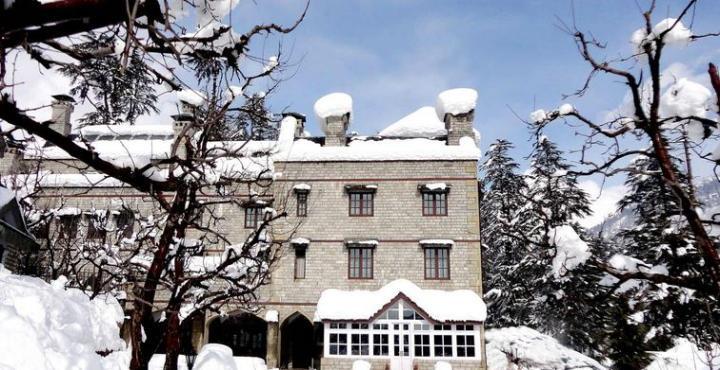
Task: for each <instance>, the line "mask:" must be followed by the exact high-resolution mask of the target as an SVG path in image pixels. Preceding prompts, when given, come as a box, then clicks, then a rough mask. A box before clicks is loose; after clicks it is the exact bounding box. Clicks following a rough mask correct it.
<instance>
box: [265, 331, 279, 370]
mask: <svg viewBox="0 0 720 370" xmlns="http://www.w3.org/2000/svg"><path fill="white" fill-rule="evenodd" d="M278 331H279V325H278V323H277V322H268V323H267V359H266V360H265V362H266V363H267V367H268V369H274V368H277V367H279V360H278V357H280V355H279V353H280V341H279V340H278V338H279V335H278V334H279V333H278Z"/></svg>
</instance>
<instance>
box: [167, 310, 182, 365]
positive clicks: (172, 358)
mask: <svg viewBox="0 0 720 370" xmlns="http://www.w3.org/2000/svg"><path fill="white" fill-rule="evenodd" d="M178 303H179V301H175V302H173V303H172V304H171V305H168V307H167V310H165V312H166V315H168V314H169V315H170V317H168V318H167V320H168V322H167V327H166V329H165V367H164V369H165V370H176V369H177V365H178V356H179V355H180V314H179V313H180V305H179V304H178Z"/></svg>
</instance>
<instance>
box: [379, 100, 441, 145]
mask: <svg viewBox="0 0 720 370" xmlns="http://www.w3.org/2000/svg"><path fill="white" fill-rule="evenodd" d="M378 135H380V136H390V137H427V138H433V137H438V136H444V135H447V130H446V129H445V123H443V122H442V121H441V120H439V119H438V115H437V113H436V111H435V108H433V107H422V108H420V109H418V110H416V111H415V112H412V113H410V114H408V115H407V116H405V117H403V118H401V119H400V120H398V121H397V122H395V123H393V124H391V125H390V126H388V127H386V128H385V129H384V130H382V131H380V133H379V134H378Z"/></svg>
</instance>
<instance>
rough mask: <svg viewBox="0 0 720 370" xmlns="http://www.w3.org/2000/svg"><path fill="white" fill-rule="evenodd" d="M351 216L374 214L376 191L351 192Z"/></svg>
mask: <svg viewBox="0 0 720 370" xmlns="http://www.w3.org/2000/svg"><path fill="white" fill-rule="evenodd" d="M349 196H350V216H372V215H373V211H374V204H373V203H374V201H375V193H371V192H350V193H349Z"/></svg>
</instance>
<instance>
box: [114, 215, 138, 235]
mask: <svg viewBox="0 0 720 370" xmlns="http://www.w3.org/2000/svg"><path fill="white" fill-rule="evenodd" d="M115 225H116V227H117V230H118V232H119V234H118V237H119V238H123V239H130V238H132V236H133V233H134V232H135V230H134V229H135V214H134V213H133V212H132V211H130V210H127V209H124V210H122V211H120V213H118V214H117V215H116V216H115Z"/></svg>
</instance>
